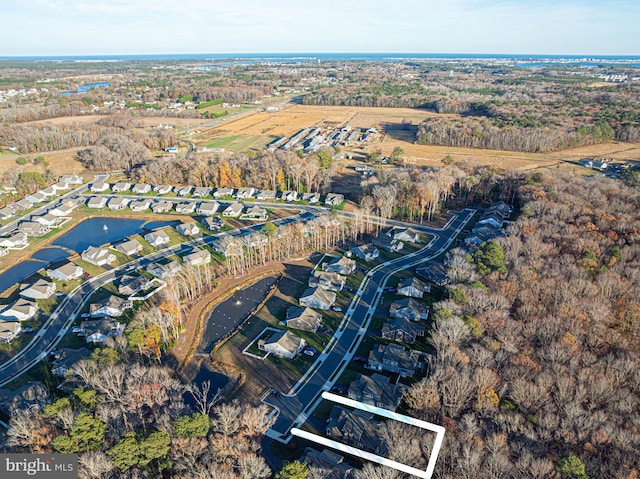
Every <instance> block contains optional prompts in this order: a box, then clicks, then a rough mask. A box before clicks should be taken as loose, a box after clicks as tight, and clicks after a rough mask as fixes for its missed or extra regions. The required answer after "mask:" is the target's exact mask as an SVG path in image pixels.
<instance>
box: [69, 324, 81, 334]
mask: <svg viewBox="0 0 640 479" xmlns="http://www.w3.org/2000/svg"><path fill="white" fill-rule="evenodd" d="M80 331H82V328H81V327H80V326H74V327H73V328H71V332H72V333H73V334H78V333H79V332H80Z"/></svg>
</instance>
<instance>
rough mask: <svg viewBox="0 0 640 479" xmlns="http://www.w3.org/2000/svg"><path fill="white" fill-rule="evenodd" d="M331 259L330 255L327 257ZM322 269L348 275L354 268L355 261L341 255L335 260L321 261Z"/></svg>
mask: <svg viewBox="0 0 640 479" xmlns="http://www.w3.org/2000/svg"><path fill="white" fill-rule="evenodd" d="M328 258H330V260H331V259H333V258H331V257H328ZM322 269H323V270H325V271H327V272H328V273H337V274H341V275H344V276H348V275H350V274H351V273H353V272H354V271H355V270H356V262H355V260H352V259H351V258H347V257H346V256H341V257H340V259H338V260H337V261H335V259H333V261H326V262H324V263H322Z"/></svg>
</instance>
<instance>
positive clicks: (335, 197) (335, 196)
mask: <svg viewBox="0 0 640 479" xmlns="http://www.w3.org/2000/svg"><path fill="white" fill-rule="evenodd" d="M343 201H344V195H343V194H340V193H329V194H328V195H327V196H326V198H325V199H324V204H325V205H326V206H338V205H339V204H340V203H342V202H343Z"/></svg>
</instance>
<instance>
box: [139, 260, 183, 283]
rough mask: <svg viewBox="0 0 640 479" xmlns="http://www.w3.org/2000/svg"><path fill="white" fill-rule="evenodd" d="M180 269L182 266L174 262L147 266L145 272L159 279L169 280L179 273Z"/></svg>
mask: <svg viewBox="0 0 640 479" xmlns="http://www.w3.org/2000/svg"><path fill="white" fill-rule="evenodd" d="M181 269H182V265H181V264H180V263H179V262H178V261H175V260H174V261H170V262H169V263H166V264H160V263H151V264H150V265H149V266H147V272H149V273H151V274H152V275H154V276H157V277H158V278H161V279H164V278H170V277H171V276H174V275H176V274H177V273H179V272H180V270H181Z"/></svg>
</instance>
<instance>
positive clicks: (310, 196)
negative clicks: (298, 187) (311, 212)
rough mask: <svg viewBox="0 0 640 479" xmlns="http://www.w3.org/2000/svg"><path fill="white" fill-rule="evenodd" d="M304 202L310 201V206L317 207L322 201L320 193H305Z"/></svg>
mask: <svg viewBox="0 0 640 479" xmlns="http://www.w3.org/2000/svg"><path fill="white" fill-rule="evenodd" d="M302 199H303V200H304V201H308V202H309V204H312V205H315V204H316V203H317V202H318V201H320V193H305V194H303V195H302Z"/></svg>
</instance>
